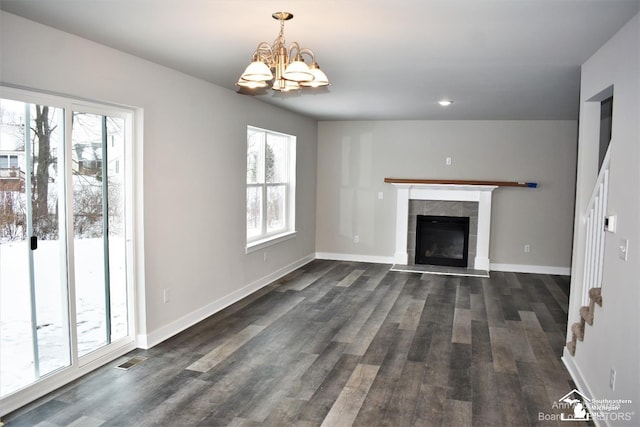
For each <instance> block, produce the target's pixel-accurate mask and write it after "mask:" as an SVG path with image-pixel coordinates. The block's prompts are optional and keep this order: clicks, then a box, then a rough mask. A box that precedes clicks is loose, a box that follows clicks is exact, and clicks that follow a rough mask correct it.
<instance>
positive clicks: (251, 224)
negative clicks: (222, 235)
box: [247, 126, 296, 252]
mask: <svg viewBox="0 0 640 427" xmlns="http://www.w3.org/2000/svg"><path fill="white" fill-rule="evenodd" d="M295 163H296V137H295V136H291V135H285V134H282V133H277V132H272V131H268V130H264V129H259V128H255V127H251V126H248V127H247V252H251V250H256V249H259V248H260V247H262V246H264V245H265V244H271V243H275V242H276V241H280V240H282V239H285V238H289V237H292V236H293V235H294V233H295V213H294V209H295V208H294V207H295V176H296V174H295Z"/></svg>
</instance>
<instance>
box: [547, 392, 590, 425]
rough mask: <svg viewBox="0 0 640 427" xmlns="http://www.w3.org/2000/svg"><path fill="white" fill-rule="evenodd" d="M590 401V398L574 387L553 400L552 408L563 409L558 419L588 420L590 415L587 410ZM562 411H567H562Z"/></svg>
mask: <svg viewBox="0 0 640 427" xmlns="http://www.w3.org/2000/svg"><path fill="white" fill-rule="evenodd" d="M590 403H591V399H589V398H588V397H587V396H585V395H584V394H582V393H580V392H579V391H578V390H576V389H575V388H574V389H573V390H571V391H570V392H569V393H567V394H565V395H564V396H562V397H561V398H560V399H558V401H557V402H553V408H554V409H562V410H563V413H562V414H561V415H560V421H588V420H590V419H591V415H590V414H589V411H588V410H587V408H588V407H589V405H590ZM564 411H568V412H569V413H568V414H567V413H564Z"/></svg>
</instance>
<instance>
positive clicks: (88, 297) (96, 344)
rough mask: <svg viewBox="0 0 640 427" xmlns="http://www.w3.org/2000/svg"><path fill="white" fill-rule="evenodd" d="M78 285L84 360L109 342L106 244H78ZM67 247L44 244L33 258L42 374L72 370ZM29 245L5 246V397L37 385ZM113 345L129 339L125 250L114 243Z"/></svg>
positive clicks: (1, 335)
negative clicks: (68, 316) (68, 324)
mask: <svg viewBox="0 0 640 427" xmlns="http://www.w3.org/2000/svg"><path fill="white" fill-rule="evenodd" d="M74 246H75V249H74V252H75V283H76V310H77V331H78V354H79V355H80V356H82V355H85V354H88V353H90V352H91V351H93V350H96V349H98V348H100V347H101V346H104V345H105V344H106V342H107V340H106V319H105V290H104V267H103V256H102V254H103V241H102V239H79V240H76V241H75V243H74ZM64 254H65V251H64V247H62V246H61V244H60V242H59V241H39V242H38V249H37V250H35V251H33V255H34V277H35V293H36V314H37V339H38V349H39V360H40V375H41V376H44V375H46V374H49V373H51V372H53V371H55V370H57V369H59V368H62V367H65V366H69V364H70V355H69V332H68V327H67V315H66V314H67V312H68V304H67V301H68V297H67V295H68V293H67V286H66V284H67V278H66V268H65V267H64V262H65V257H64ZM28 256H29V247H28V242H27V241H17V242H9V243H3V244H0V395H2V396H4V395H6V394H9V393H11V392H13V391H15V390H17V389H19V388H22V387H24V386H26V385H29V384H30V383H32V382H33V381H35V380H36V374H35V371H34V354H33V343H32V339H33V336H32V332H31V304H30V296H29V295H30V286H29V275H28V272H29V263H28ZM110 264H111V265H110V269H109V273H110V281H111V292H110V296H111V310H112V313H111V323H112V335H111V336H112V340H115V339H117V338H120V337H123V336H125V335H127V301H126V273H125V246H124V240H123V239H122V238H110Z"/></svg>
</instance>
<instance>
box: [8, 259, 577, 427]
mask: <svg viewBox="0 0 640 427" xmlns="http://www.w3.org/2000/svg"><path fill="white" fill-rule="evenodd" d="M389 267H390V266H389V265H379V264H364V263H353V262H337V261H322V260H316V261H313V262H312V263H310V264H307V265H306V266H304V267H303V268H301V269H299V270H296V271H295V272H293V273H291V274H289V275H288V276H286V277H284V278H282V279H281V280H279V281H277V282H276V283H273V284H271V285H269V286H267V287H266V288H264V289H262V290H261V291H259V292H257V293H256V294H254V295H252V296H250V297H248V298H246V299H244V300H243V301H240V302H239V303H237V304H235V305H233V306H231V307H229V308H227V309H226V310H223V311H222V312H220V313H217V314H216V315H214V316H211V317H210V318H208V319H206V320H204V321H202V322H200V323H199V324H197V325H195V326H193V327H192V328H189V329H188V330H186V331H184V332H183V333H181V334H179V335H177V336H175V337H173V338H171V339H169V340H167V341H165V342H163V343H162V344H160V345H158V346H156V347H154V348H152V349H151V350H148V351H143V350H135V351H133V352H132V353H130V354H129V355H127V357H124V358H120V359H118V360H116V361H114V362H113V363H110V364H109V365H107V366H105V367H103V368H100V369H99V370H97V371H95V372H93V373H91V374H89V375H87V376H85V377H84V378H82V379H80V380H78V381H76V382H74V383H72V384H70V385H68V386H66V387H64V388H62V389H60V390H58V391H56V392H54V393H52V394H51V395H49V396H47V397H45V398H43V399H41V400H39V401H37V402H35V403H33V404H31V405H29V406H27V407H25V408H22V409H20V410H18V411H16V412H14V413H13V414H9V415H8V416H6V417H5V419H4V421H5V422H6V423H7V426H42V427H45V426H49V427H52V426H70V425H73V426H99V425H105V426H107V425H108V426H153V425H161V426H258V425H265V426H288V425H297V426H352V425H353V426H378V425H379V426H447V427H448V426H471V425H473V426H501V425H504V426H529V425H531V426H533V425H563V426H565V425H567V423H566V422H562V423H560V422H556V421H553V420H549V417H544V414H558V413H559V412H558V410H554V409H553V408H552V405H553V402H554V401H556V400H557V399H559V398H560V397H562V396H564V395H565V394H566V393H567V392H569V391H571V390H572V389H573V388H574V385H573V383H572V382H571V379H570V378H569V375H568V374H567V372H566V370H565V369H564V367H563V365H562V363H561V361H560V355H561V354H562V348H563V346H564V342H565V339H564V338H565V336H564V335H565V330H566V319H567V314H566V312H567V305H568V287H569V278H567V277H561V276H549V275H534V274H515V273H500V272H492V273H491V277H490V278H475V277H473V278H471V277H453V276H437V275H429V274H423V275H420V274H415V273H403V272H390V271H389ZM212 285H215V284H212ZM133 356H142V357H146V359H145V360H144V361H142V362H141V363H138V364H137V365H135V366H134V367H133V368H131V369H130V370H128V371H123V370H118V369H114V368H115V366H117V365H119V364H120V363H122V362H123V361H125V360H127V359H128V358H129V357H133ZM541 413H542V414H543V415H542V416H541V415H540V414H541Z"/></svg>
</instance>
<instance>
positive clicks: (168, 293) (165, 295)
mask: <svg viewBox="0 0 640 427" xmlns="http://www.w3.org/2000/svg"><path fill="white" fill-rule="evenodd" d="M162 300H163V301H164V303H165V304H166V303H168V302H169V301H170V300H171V291H170V290H169V288H167V289H165V290H164V291H163V292H162Z"/></svg>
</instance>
